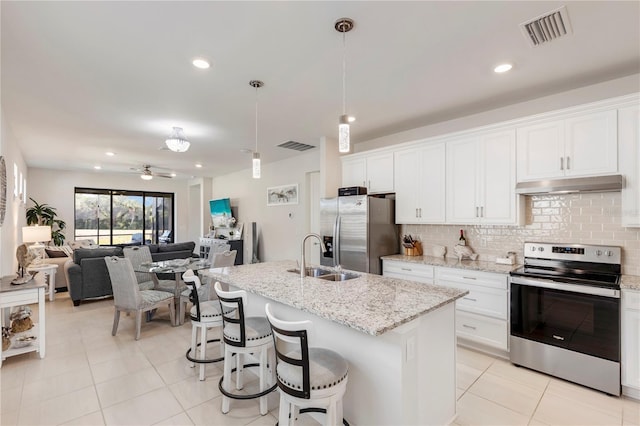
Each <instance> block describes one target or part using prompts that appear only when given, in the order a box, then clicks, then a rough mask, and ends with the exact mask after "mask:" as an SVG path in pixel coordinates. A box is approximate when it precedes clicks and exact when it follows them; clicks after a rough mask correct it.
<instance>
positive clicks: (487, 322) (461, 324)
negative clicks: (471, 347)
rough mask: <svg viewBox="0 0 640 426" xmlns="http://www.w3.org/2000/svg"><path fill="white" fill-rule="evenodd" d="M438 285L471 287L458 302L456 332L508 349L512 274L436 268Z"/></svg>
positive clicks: (487, 345) (490, 345) (501, 349)
mask: <svg viewBox="0 0 640 426" xmlns="http://www.w3.org/2000/svg"><path fill="white" fill-rule="evenodd" d="M434 282H435V284H437V285H441V286H445V287H455V288H460V289H464V290H468V291H469V294H468V295H466V296H464V297H463V298H461V299H458V300H457V301H456V334H457V336H458V337H459V338H462V339H464V340H465V341H466V342H468V343H471V344H474V343H477V344H480V346H479V349H483V348H486V347H489V348H492V349H498V350H500V351H503V352H507V351H508V350H509V344H508V342H509V277H508V276H507V275H504V274H497V273H493V272H483V271H473V270H467V269H456V268H444V267H437V268H435V281H434Z"/></svg>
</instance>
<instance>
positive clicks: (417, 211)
mask: <svg viewBox="0 0 640 426" xmlns="http://www.w3.org/2000/svg"><path fill="white" fill-rule="evenodd" d="M416 217H420V216H418V209H416Z"/></svg>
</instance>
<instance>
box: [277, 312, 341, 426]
mask: <svg viewBox="0 0 640 426" xmlns="http://www.w3.org/2000/svg"><path fill="white" fill-rule="evenodd" d="M264 310H265V313H266V314H267V319H268V320H269V323H270V325H271V330H272V332H273V340H274V343H275V350H276V379H277V384H278V388H279V390H280V412H279V416H278V417H279V419H278V423H279V425H280V426H285V425H293V424H295V421H296V417H297V416H298V413H307V412H316V413H326V416H325V421H324V424H325V425H331V426H336V425H338V424H340V423H343V424H344V425H346V426H349V423H348V422H347V421H346V420H345V419H344V417H343V414H342V397H343V396H344V393H345V391H346V389H347V380H348V370H349V366H348V364H347V361H345V359H344V358H342V356H340V355H339V354H338V353H336V352H334V351H331V350H329V349H323V348H313V347H312V348H310V347H309V340H310V339H309V338H310V335H311V334H312V332H313V323H312V322H311V321H309V320H306V321H295V322H294V321H283V320H280V319H278V318H276V317H275V316H274V315H273V312H272V310H271V306H270V304H269V303H267V304H266V306H265V308H264Z"/></svg>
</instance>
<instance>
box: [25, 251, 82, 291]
mask: <svg viewBox="0 0 640 426" xmlns="http://www.w3.org/2000/svg"><path fill="white" fill-rule="evenodd" d="M71 254H72V249H71V248H70V247H69V246H65V247H56V246H47V247H45V248H44V250H43V259H42V263H46V264H49V265H58V269H56V288H67V276H66V275H65V273H64V264H65V263H66V262H67V261H69V260H71V257H70V255H71ZM16 258H17V259H18V273H20V272H24V270H25V269H26V268H27V267H28V266H29V265H31V262H33V257H32V255H31V253H29V250H28V248H27V245H26V244H20V245H19V246H18V248H17V249H16ZM32 274H33V273H32Z"/></svg>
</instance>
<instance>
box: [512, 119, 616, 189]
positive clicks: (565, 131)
mask: <svg viewBox="0 0 640 426" xmlns="http://www.w3.org/2000/svg"><path fill="white" fill-rule="evenodd" d="M517 141H518V142H517V151H518V154H517V155H518V161H517V169H518V181H519V182H523V181H528V180H537V179H548V178H559V177H573V176H592V175H603V174H610V173H616V172H617V171H618V136H617V113H616V110H611V111H603V112H594V113H589V114H582V115H579V116H575V117H570V118H566V119H562V120H554V121H548V122H543V123H536V124H532V125H529V126H522V127H520V128H518V133H517Z"/></svg>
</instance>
